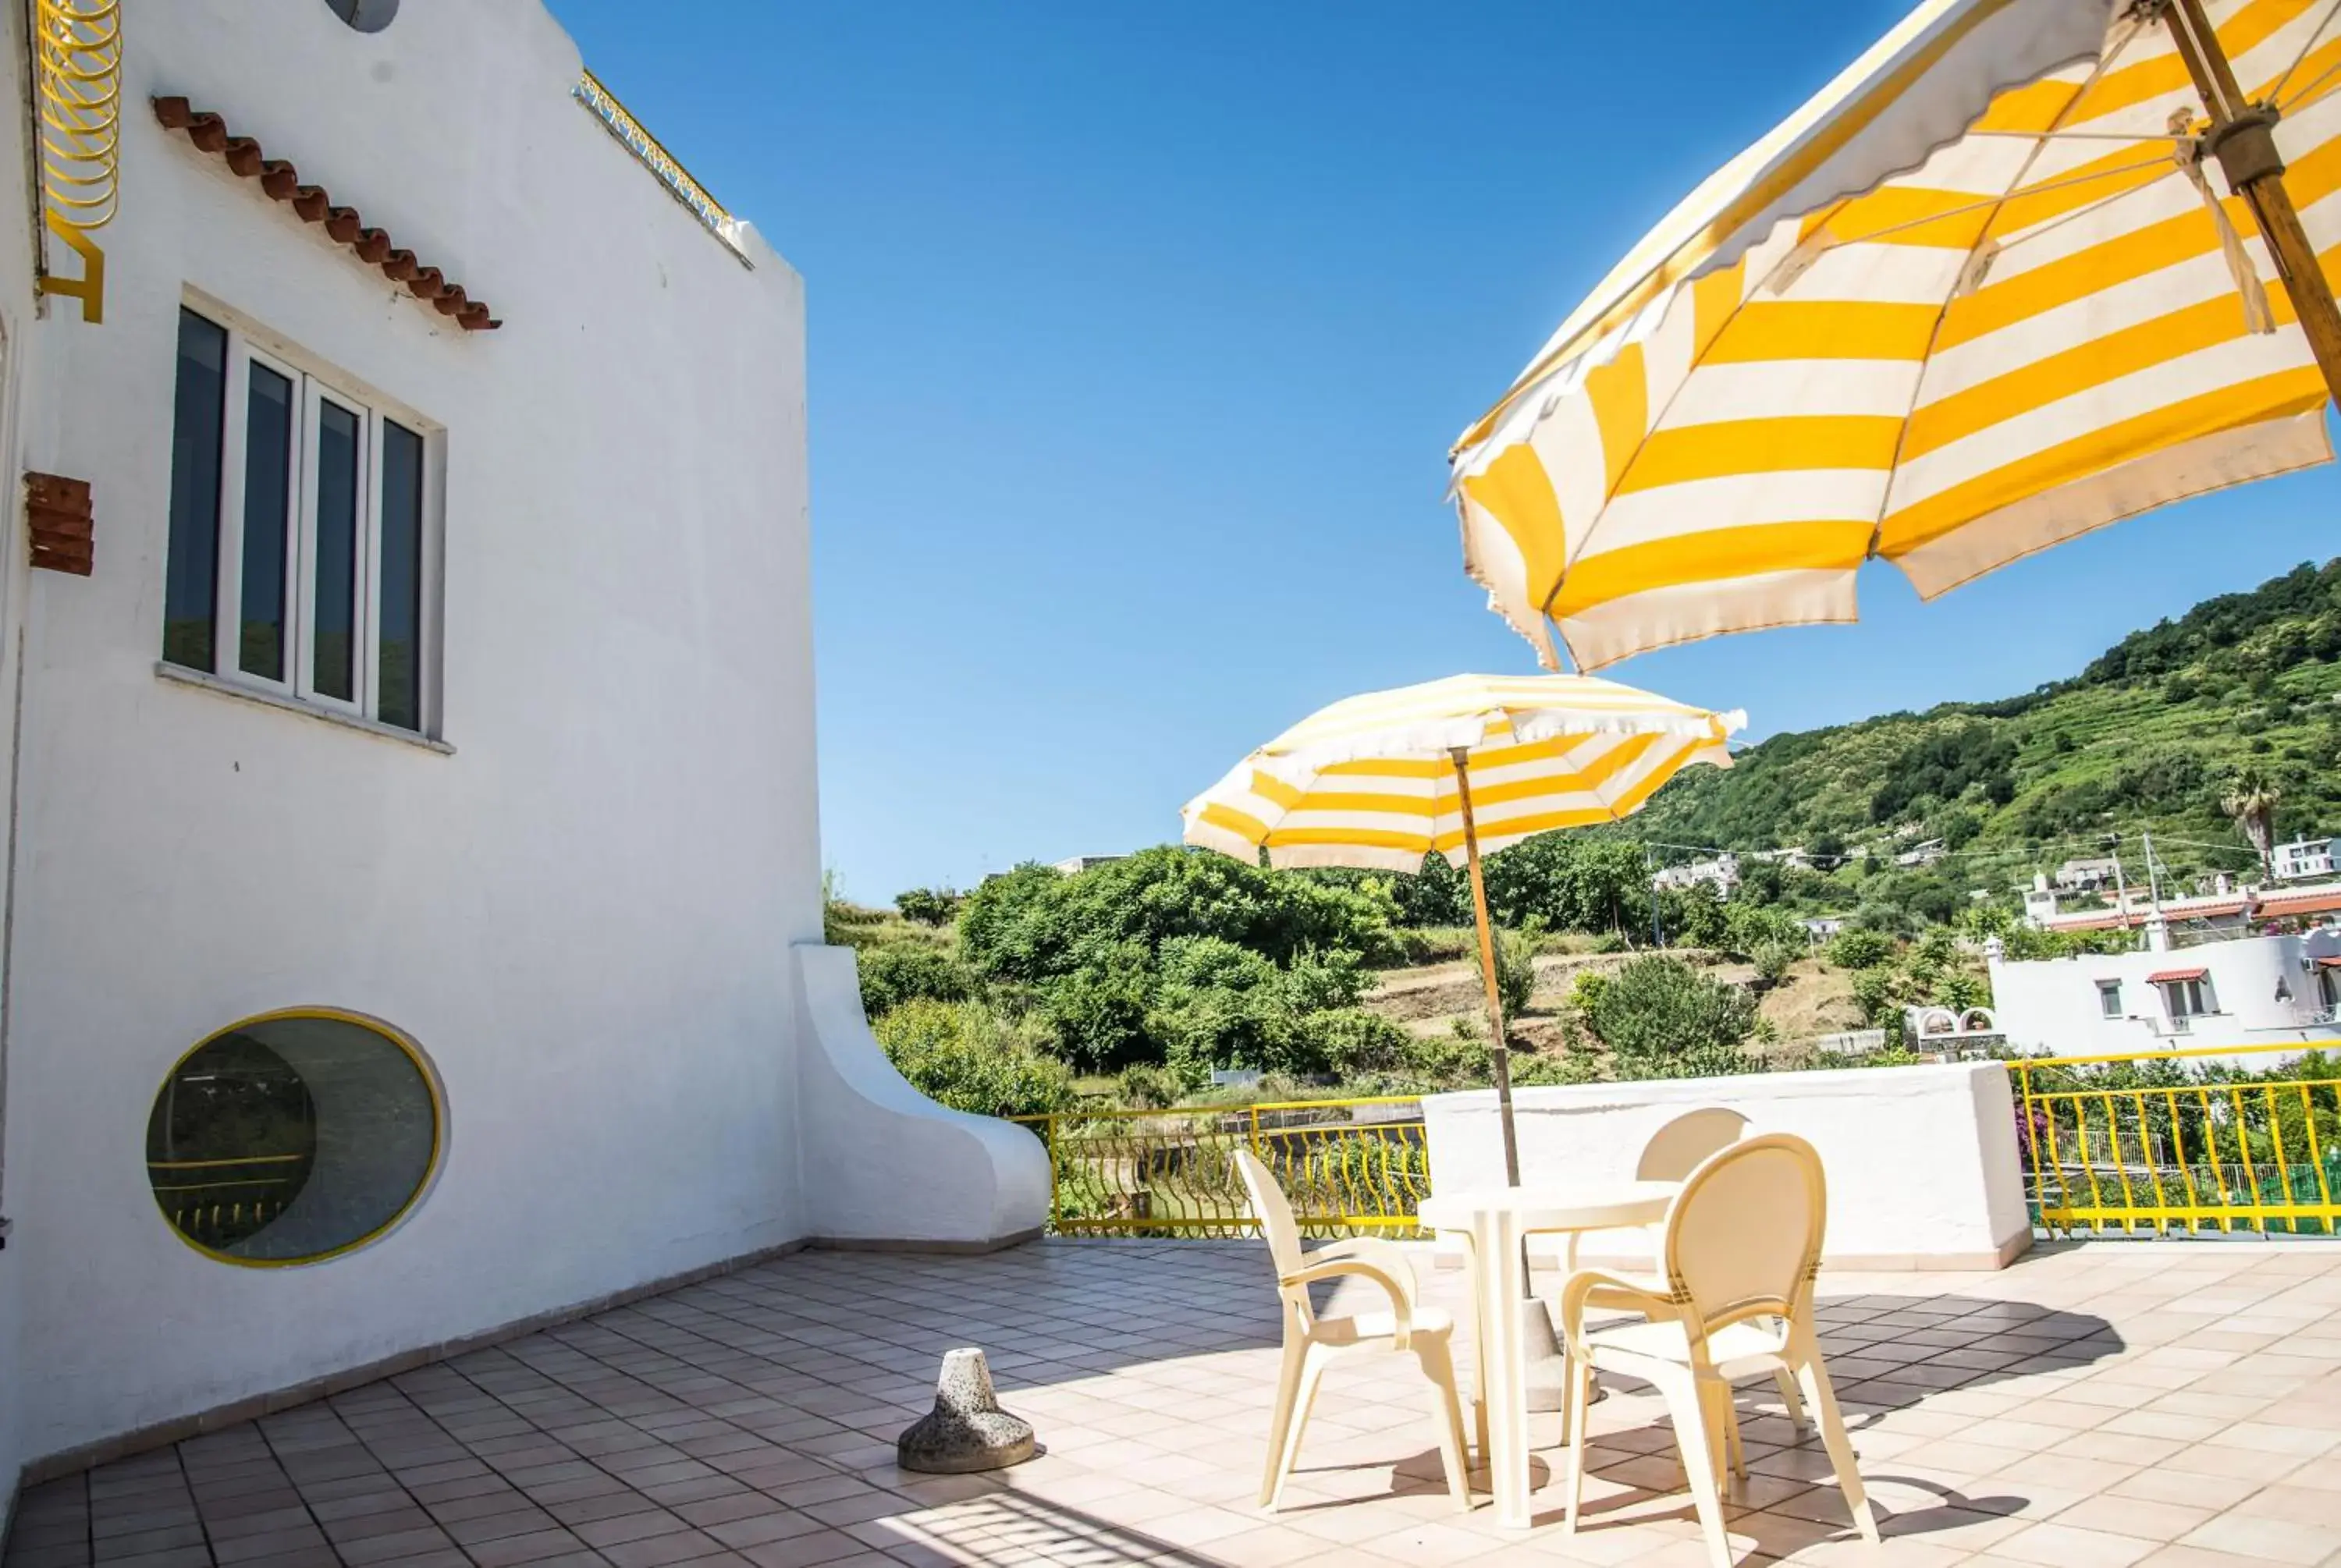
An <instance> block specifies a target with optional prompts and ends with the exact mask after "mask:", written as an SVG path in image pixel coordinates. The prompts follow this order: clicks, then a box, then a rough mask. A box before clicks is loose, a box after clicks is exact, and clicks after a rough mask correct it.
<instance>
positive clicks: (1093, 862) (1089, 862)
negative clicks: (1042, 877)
mask: <svg viewBox="0 0 2341 1568" xmlns="http://www.w3.org/2000/svg"><path fill="white" fill-rule="evenodd" d="M1129 858H1130V857H1129V856H1127V855H1073V856H1070V857H1068V858H1065V859H1062V860H1059V861H1057V862H1055V863H1054V864H1053V865H1052V866H1051V867H1050V869H1051V870H1053V871H1061V872H1063V873H1064V874H1065V875H1066V876H1068V877H1078V876H1080V875H1081V873H1082V872H1084V871H1086V870H1088V869H1089V868H1091V867H1092V866H1111V865H1112V864H1113V863H1114V862H1115V861H1116V860H1127V859H1129Z"/></svg>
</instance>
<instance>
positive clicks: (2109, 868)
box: [2054, 858, 2121, 893]
mask: <svg viewBox="0 0 2341 1568" xmlns="http://www.w3.org/2000/svg"><path fill="white" fill-rule="evenodd" d="M2120 877H2121V863H2120V862H2119V861H2117V860H2114V859H2112V858H2104V859H2097V860H2067V861H2066V862H2065V863H2064V864H2063V865H2061V866H2059V867H2057V875H2056V877H2055V878H2054V881H2055V885H2056V888H2057V891H2058V892H2059V893H2094V892H2096V891H2097V889H2098V888H2110V887H2113V886H2114V885H2115V884H2116V882H2117V881H2118V880H2119V879H2120Z"/></svg>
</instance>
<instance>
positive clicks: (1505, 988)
mask: <svg viewBox="0 0 2341 1568" xmlns="http://www.w3.org/2000/svg"><path fill="white" fill-rule="evenodd" d="M1535 994H1536V938H1533V937H1529V936H1526V935H1523V934H1522V933H1520V932H1519V931H1498V932H1497V933H1496V997H1497V999H1498V1000H1499V1001H1500V1002H1501V1003H1502V1004H1503V1007H1504V1017H1507V1018H1516V1017H1519V1016H1520V1015H1521V1014H1522V1013H1525V1012H1527V1011H1528V1010H1529V999H1530V998H1531V997H1534V996H1535Z"/></svg>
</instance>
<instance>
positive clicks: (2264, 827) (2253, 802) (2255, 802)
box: [2219, 766, 2284, 873]
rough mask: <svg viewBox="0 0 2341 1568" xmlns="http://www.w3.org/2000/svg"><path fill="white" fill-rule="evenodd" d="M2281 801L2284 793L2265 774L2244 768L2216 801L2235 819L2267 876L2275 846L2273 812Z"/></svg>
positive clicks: (2238, 771) (2254, 769)
mask: <svg viewBox="0 0 2341 1568" xmlns="http://www.w3.org/2000/svg"><path fill="white" fill-rule="evenodd" d="M2283 799H2284V791H2283V790H2281V789H2277V788H2276V785H2275V784H2274V783H2273V782H2271V781H2270V780H2269V779H2268V777H2267V775H2266V774H2265V773H2263V772H2261V771H2260V770H2259V769H2257V768H2255V767H2249V766H2246V767H2245V768H2242V769H2237V770H2236V775H2235V777H2234V778H2233V779H2229V780H2228V783H2227V792H2226V794H2225V795H2224V796H2222V797H2221V798H2220V799H2219V809H2220V810H2222V811H2225V812H2226V814H2227V815H2228V816H2229V817H2231V818H2233V819H2235V823H2236V827H2237V828H2239V829H2242V830H2243V835H2244V837H2245V838H2246V839H2250V840H2251V841H2252V848H2253V849H2256V850H2257V851H2259V857H2260V869H2261V870H2263V871H2266V872H2270V873H2273V871H2274V869H2275V866H2274V862H2273V861H2272V860H2271V859H2270V856H2271V854H2272V853H2273V852H2274V849H2275V846H2276V805H2277V803H2278V802H2280V801H2281V800H2283Z"/></svg>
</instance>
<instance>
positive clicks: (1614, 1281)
mask: <svg viewBox="0 0 2341 1568" xmlns="http://www.w3.org/2000/svg"><path fill="white" fill-rule="evenodd" d="M1597 1290H1600V1291H1605V1292H1607V1293H1609V1294H1610V1295H1615V1296H1622V1297H1624V1298H1626V1300H1627V1302H1628V1303H1629V1305H1632V1306H1633V1307H1634V1308H1635V1309H1636V1310H1638V1311H1640V1312H1641V1313H1642V1314H1643V1315H1645V1316H1648V1317H1653V1318H1658V1317H1671V1316H1673V1315H1674V1314H1675V1304H1674V1300H1673V1298H1672V1297H1671V1296H1670V1295H1668V1294H1667V1292H1666V1291H1665V1290H1664V1288H1663V1287H1661V1286H1659V1284H1658V1283H1657V1282H1656V1281H1654V1280H1647V1279H1629V1278H1627V1277H1626V1276H1625V1275H1622V1274H1611V1273H1610V1272H1609V1270H1607V1269H1599V1268H1580V1269H1579V1270H1578V1271H1577V1272H1576V1273H1575V1274H1572V1275H1569V1281H1568V1283H1567V1284H1565V1285H1562V1286H1561V1287H1560V1332H1561V1334H1562V1335H1564V1336H1565V1337H1566V1338H1567V1339H1568V1341H1569V1346H1570V1348H1571V1349H1573V1350H1575V1349H1581V1348H1582V1346H1583V1345H1584V1343H1585V1299H1586V1297H1588V1296H1589V1295H1592V1294H1593V1293H1594V1292H1595V1291H1597Z"/></svg>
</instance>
